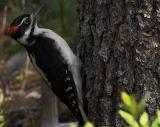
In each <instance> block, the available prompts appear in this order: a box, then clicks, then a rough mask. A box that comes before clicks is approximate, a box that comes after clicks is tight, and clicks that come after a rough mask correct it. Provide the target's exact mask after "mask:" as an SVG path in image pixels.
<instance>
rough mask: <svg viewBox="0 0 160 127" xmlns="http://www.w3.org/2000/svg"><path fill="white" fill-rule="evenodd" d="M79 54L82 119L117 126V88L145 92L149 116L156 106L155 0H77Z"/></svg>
mask: <svg viewBox="0 0 160 127" xmlns="http://www.w3.org/2000/svg"><path fill="white" fill-rule="evenodd" d="M78 2H79V9H78V11H79V16H80V19H79V20H80V34H81V35H80V46H79V49H78V50H79V52H80V58H81V60H82V63H83V67H82V78H83V87H84V89H85V91H84V94H85V96H86V97H87V100H88V117H89V119H90V120H91V121H92V122H93V123H94V124H95V125H96V126H100V125H104V124H106V125H108V126H110V127H114V126H118V127H119V126H120V125H119V124H120V119H119V118H118V115H117V109H118V108H119V102H120V101H119V100H120V99H119V94H120V91H124V90H125V91H127V92H129V93H130V94H134V95H135V96H136V97H137V99H140V98H141V97H142V96H143V95H144V94H145V92H146V91H149V92H150V93H151V96H150V98H149V99H148V112H149V114H150V115H151V116H153V114H155V110H156V109H157V108H158V106H159V105H160V86H159V85H160V52H159V50H160V25H159V24H160V2H158V0H79V1H78Z"/></svg>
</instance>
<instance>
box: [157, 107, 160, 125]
mask: <svg viewBox="0 0 160 127" xmlns="http://www.w3.org/2000/svg"><path fill="white" fill-rule="evenodd" d="M157 121H158V123H159V124H160V110H159V109H158V110H157Z"/></svg>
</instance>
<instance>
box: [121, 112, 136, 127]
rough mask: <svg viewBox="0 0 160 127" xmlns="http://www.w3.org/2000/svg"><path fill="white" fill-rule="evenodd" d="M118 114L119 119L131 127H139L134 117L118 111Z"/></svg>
mask: <svg viewBox="0 0 160 127" xmlns="http://www.w3.org/2000/svg"><path fill="white" fill-rule="evenodd" d="M118 113H119V114H120V115H121V117H122V118H123V119H124V120H125V121H126V122H127V123H128V124H129V125H130V126H131V127H139V125H138V123H137V122H136V120H135V119H134V117H133V116H132V115H131V114H129V113H127V112H125V111H123V110H119V111H118Z"/></svg>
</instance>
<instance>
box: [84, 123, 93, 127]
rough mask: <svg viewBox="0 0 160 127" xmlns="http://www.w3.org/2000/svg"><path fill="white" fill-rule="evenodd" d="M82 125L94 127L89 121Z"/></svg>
mask: <svg viewBox="0 0 160 127" xmlns="http://www.w3.org/2000/svg"><path fill="white" fill-rule="evenodd" d="M84 127H94V125H93V124H92V123H91V122H86V124H85V126H84Z"/></svg>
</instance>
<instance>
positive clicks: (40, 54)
mask: <svg viewBox="0 0 160 127" xmlns="http://www.w3.org/2000/svg"><path fill="white" fill-rule="evenodd" d="M39 11H40V9H37V10H36V11H35V12H33V13H31V14H28V13H25V14H21V15H20V16H18V17H16V18H15V19H14V20H13V22H12V23H11V24H10V26H9V28H8V30H7V34H8V35H10V36H11V37H12V38H13V39H14V40H16V41H17V42H18V43H19V44H20V45H22V46H23V47H24V48H25V49H26V51H27V53H28V56H29V58H30V60H31V63H32V64H33V66H34V67H35V69H36V70H37V72H38V73H39V74H40V76H41V77H42V78H43V79H44V81H45V82H46V84H47V85H48V87H49V88H51V90H52V91H53V92H54V93H55V95H56V96H57V97H58V98H59V100H60V101H62V102H63V103H64V104H65V105H66V106H67V107H68V109H69V110H70V111H71V112H72V113H73V115H74V117H75V118H76V119H77V121H78V125H79V126H83V125H84V124H85V122H86V121H88V120H87V116H86V113H85V111H84V107H83V99H82V80H81V76H80V68H81V61H80V59H79V58H78V57H77V56H76V55H75V54H74V53H73V51H72V50H71V48H70V47H69V45H68V44H67V42H66V41H65V40H64V39H63V38H62V37H61V36H60V35H58V34H57V33H55V32H54V31H53V30H50V29H46V28H40V27H38V25H37V24H38V23H37V22H38V21H37V15H38V13H39Z"/></svg>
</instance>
